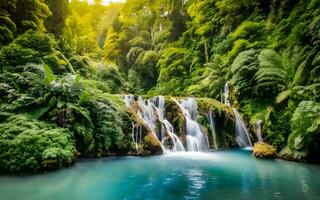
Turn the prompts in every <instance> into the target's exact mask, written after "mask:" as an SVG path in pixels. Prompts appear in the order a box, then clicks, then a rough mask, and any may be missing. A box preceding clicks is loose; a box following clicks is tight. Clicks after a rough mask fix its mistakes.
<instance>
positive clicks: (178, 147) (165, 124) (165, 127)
mask: <svg viewBox="0 0 320 200" xmlns="http://www.w3.org/2000/svg"><path fill="white" fill-rule="evenodd" d="M154 103H155V104H156V105H157V107H156V110H157V113H158V118H159V121H160V122H161V132H160V135H161V143H162V145H163V146H165V145H164V142H165V137H164V135H165V131H166V133H167V134H168V136H169V137H170V140H171V141H172V143H173V148H172V149H171V151H185V149H184V147H183V144H182V142H181V140H180V139H179V137H178V136H177V135H176V134H175V133H174V129H173V126H172V125H171V123H170V122H169V121H168V120H167V119H166V118H165V98H164V97H163V96H158V97H157V98H156V99H155V100H154ZM166 150H167V151H168V150H169V149H166Z"/></svg>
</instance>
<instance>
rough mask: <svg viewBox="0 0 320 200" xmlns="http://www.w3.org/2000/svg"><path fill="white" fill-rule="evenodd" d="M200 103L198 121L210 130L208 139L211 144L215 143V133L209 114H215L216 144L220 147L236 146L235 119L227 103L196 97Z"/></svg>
mask: <svg viewBox="0 0 320 200" xmlns="http://www.w3.org/2000/svg"><path fill="white" fill-rule="evenodd" d="M196 100H197V103H198V111H199V117H198V122H199V123H201V124H202V125H203V126H204V127H206V128H207V130H208V131H209V133H208V139H209V144H210V146H212V147H213V146H214V145H213V144H214V143H215V142H214V139H213V134H212V130H211V129H210V122H209V120H208V114H211V115H213V116H212V117H213V118H214V121H215V132H216V140H217V141H216V144H217V147H218V148H229V147H232V146H236V145H237V143H236V140H235V130H234V128H235V124H234V123H235V121H234V113H233V111H232V109H231V108H230V107H228V106H226V105H225V104H223V103H221V102H219V101H217V100H215V99H210V98H196Z"/></svg>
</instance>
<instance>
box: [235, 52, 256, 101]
mask: <svg viewBox="0 0 320 200" xmlns="http://www.w3.org/2000/svg"><path fill="white" fill-rule="evenodd" d="M258 55H259V51H257V50H248V51H243V52H241V53H240V54H239V55H238V56H237V57H236V58H235V59H234V62H233V64H232V66H231V73H232V79H231V84H232V85H233V86H234V87H235V93H236V94H237V96H239V97H244V96H248V97H250V96H253V91H252V88H253V87H254V85H255V82H254V78H253V77H254V75H255V73H256V72H257V71H258V65H259V63H258V61H257V57H258Z"/></svg>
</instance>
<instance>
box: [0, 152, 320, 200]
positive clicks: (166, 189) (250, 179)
mask: <svg viewBox="0 0 320 200" xmlns="http://www.w3.org/2000/svg"><path fill="white" fill-rule="evenodd" d="M0 199H8V200H20V199H21V200H22V199H23V200H37V199H41V200H42V199H46V200H57V199H59V200H60V199H77V200H84V199H86V200H87V199H90V200H117V199H126V200H136V199H143V200H144V199H161V200H167V199H168V200H169V199H170V200H171V199H172V200H177V199H192V200H193V199H308V200H309V199H320V166H318V165H310V164H301V163H294V162H287V161H281V160H275V161H270V160H258V159H255V158H253V157H252V156H251V155H250V152H248V151H240V150H237V151H221V152H212V153H169V154H167V155H161V156H154V157H148V158H139V157H125V158H113V159H112V158H105V159H94V160H82V161H79V162H77V164H76V165H75V166H73V167H70V168H68V169H64V170H60V171H55V172H50V173H47V174H41V175H34V176H2V177H0Z"/></svg>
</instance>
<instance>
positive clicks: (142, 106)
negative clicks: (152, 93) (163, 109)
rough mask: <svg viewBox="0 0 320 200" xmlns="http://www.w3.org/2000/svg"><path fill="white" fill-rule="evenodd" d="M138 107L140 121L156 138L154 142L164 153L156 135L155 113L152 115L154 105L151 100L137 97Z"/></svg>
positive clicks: (163, 148)
mask: <svg viewBox="0 0 320 200" xmlns="http://www.w3.org/2000/svg"><path fill="white" fill-rule="evenodd" d="M138 105H139V110H138V112H137V113H138V116H139V117H140V118H141V119H142V121H143V122H144V123H145V124H146V125H147V127H148V128H149V129H150V130H151V134H152V135H153V136H154V138H156V140H157V141H158V142H159V144H160V146H161V148H162V151H163V152H165V151H166V149H165V147H164V146H163V145H162V143H161V142H160V140H159V138H158V136H157V134H156V131H155V129H156V118H155V116H156V115H155V113H154V107H155V105H154V104H153V101H152V100H146V101H145V100H143V98H142V97H138Z"/></svg>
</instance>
